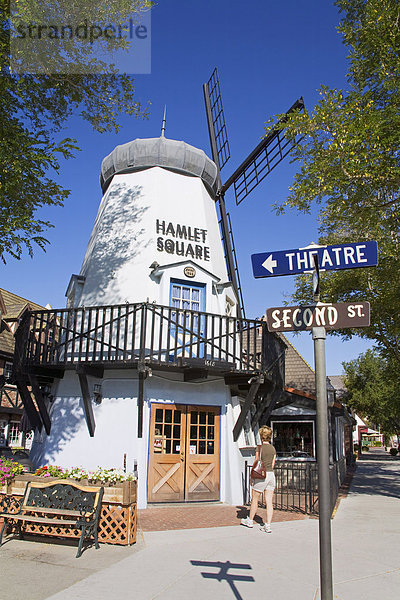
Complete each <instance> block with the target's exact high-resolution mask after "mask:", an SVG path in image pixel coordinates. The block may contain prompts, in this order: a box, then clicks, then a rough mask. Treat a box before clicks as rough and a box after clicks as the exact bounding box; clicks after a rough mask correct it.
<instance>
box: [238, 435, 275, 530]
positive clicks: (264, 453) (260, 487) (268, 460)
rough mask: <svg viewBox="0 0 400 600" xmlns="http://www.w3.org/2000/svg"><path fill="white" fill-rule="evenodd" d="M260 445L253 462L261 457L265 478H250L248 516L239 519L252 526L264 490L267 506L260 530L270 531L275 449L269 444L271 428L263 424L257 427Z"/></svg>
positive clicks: (242, 522) (243, 523)
mask: <svg viewBox="0 0 400 600" xmlns="http://www.w3.org/2000/svg"><path fill="white" fill-rule="evenodd" d="M259 434H260V439H261V445H260V446H258V448H257V452H256V458H255V462H257V460H258V459H259V458H260V457H261V460H262V461H263V463H264V465H265V470H266V477H265V479H252V480H251V482H250V483H251V488H252V494H251V505H250V513H249V516H248V517H246V518H245V519H242V520H241V524H242V525H244V526H245V527H253V520H254V516H255V514H256V512H257V508H258V501H259V499H260V496H261V494H262V493H263V492H265V504H266V507H267V519H266V522H265V523H264V525H262V526H261V530H262V531H264V532H265V533H271V521H272V515H273V513H274V506H273V503H272V499H273V496H274V490H275V474H274V466H275V460H276V450H275V448H274V447H273V445H272V444H271V438H272V429H271V428H270V427H267V425H264V427H261V428H260V429H259Z"/></svg>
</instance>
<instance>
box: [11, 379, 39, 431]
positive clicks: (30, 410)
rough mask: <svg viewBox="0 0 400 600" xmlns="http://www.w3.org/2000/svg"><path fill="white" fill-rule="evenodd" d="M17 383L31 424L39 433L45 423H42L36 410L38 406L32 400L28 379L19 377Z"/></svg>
mask: <svg viewBox="0 0 400 600" xmlns="http://www.w3.org/2000/svg"><path fill="white" fill-rule="evenodd" d="M16 383H17V388H18V391H19V393H20V395H21V399H22V403H23V405H24V408H25V411H26V414H27V415H28V419H29V422H30V424H31V425H32V427H33V428H34V429H38V430H39V431H41V430H42V427H43V423H42V421H41V418H40V416H39V413H38V411H37V410H36V406H35V404H34V402H33V400H32V396H31V393H30V391H29V389H28V380H27V378H26V377H25V376H24V375H17V379H16Z"/></svg>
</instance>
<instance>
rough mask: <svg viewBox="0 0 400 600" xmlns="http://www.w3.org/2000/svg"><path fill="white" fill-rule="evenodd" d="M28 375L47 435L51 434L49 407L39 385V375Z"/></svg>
mask: <svg viewBox="0 0 400 600" xmlns="http://www.w3.org/2000/svg"><path fill="white" fill-rule="evenodd" d="M28 377H29V381H30V384H31V387H32V392H33V395H34V396H35V400H36V404H37V405H38V408H39V413H40V418H41V419H42V422H43V425H44V428H45V431H46V433H47V435H50V429H51V421H50V417H49V413H48V412H47V407H46V403H45V401H44V397H43V394H42V390H41V389H40V387H39V383H38V380H37V377H36V376H35V375H32V374H31V373H29V375H28Z"/></svg>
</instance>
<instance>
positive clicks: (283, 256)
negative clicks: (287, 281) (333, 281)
mask: <svg viewBox="0 0 400 600" xmlns="http://www.w3.org/2000/svg"><path fill="white" fill-rule="evenodd" d="M315 255H316V256H318V265H319V270H320V271H335V270H338V269H355V268H359V267H375V266H376V265H377V264H378V244H377V243H376V242H375V241H369V242H357V243H355V244H354V243H353V244H350V243H349V244H337V245H334V246H316V245H310V246H308V247H306V248H295V249H293V250H277V251H276V252H261V253H260V254H252V255H251V262H252V265H253V274H254V277H256V278H257V277H276V276H277V275H297V274H298V273H312V271H313V268H314V258H313V257H314V256H315Z"/></svg>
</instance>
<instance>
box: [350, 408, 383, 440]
mask: <svg viewBox="0 0 400 600" xmlns="http://www.w3.org/2000/svg"><path fill="white" fill-rule="evenodd" d="M355 419H356V428H355V430H354V431H353V442H354V444H360V443H361V446H363V447H365V446H368V448H369V447H371V446H383V434H382V433H381V432H380V431H377V430H376V429H373V428H372V427H369V425H368V424H367V423H366V421H365V420H363V419H362V418H361V417H360V416H359V415H355Z"/></svg>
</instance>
